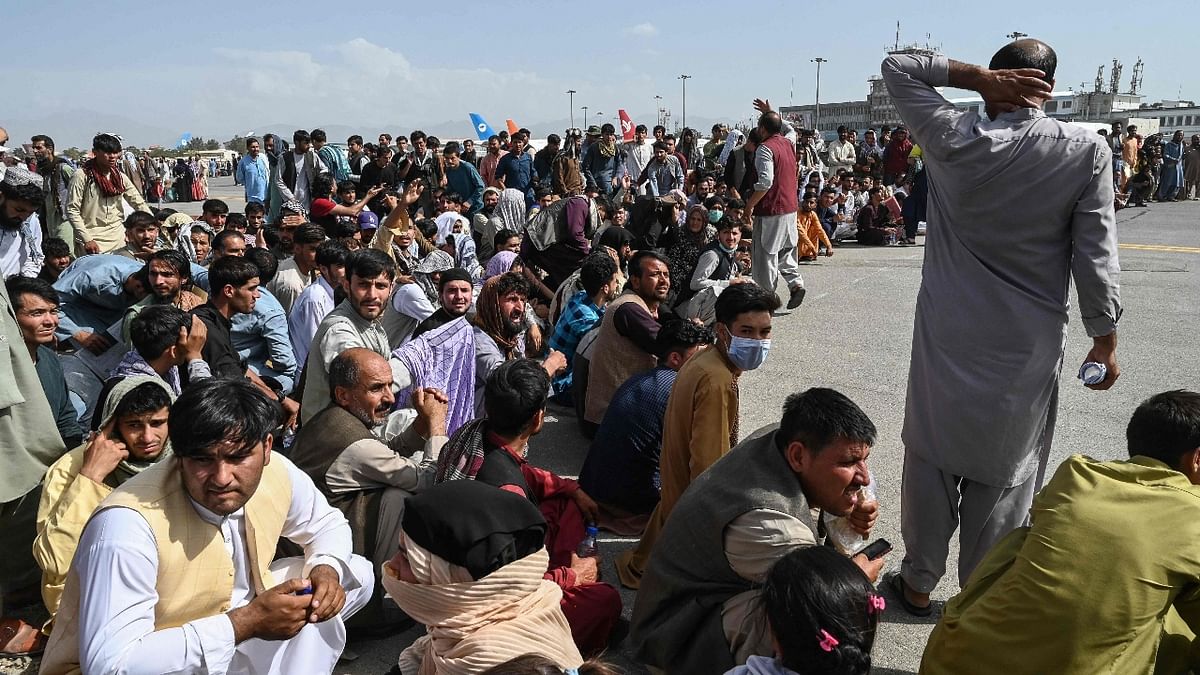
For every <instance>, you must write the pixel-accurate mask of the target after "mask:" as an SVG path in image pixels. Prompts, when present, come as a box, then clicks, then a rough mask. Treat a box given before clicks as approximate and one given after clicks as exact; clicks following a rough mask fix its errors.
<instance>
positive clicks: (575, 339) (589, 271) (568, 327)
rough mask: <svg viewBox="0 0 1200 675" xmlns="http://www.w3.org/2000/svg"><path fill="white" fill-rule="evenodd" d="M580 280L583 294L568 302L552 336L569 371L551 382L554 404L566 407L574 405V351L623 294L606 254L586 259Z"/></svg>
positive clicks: (580, 272)
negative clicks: (572, 394) (557, 403)
mask: <svg viewBox="0 0 1200 675" xmlns="http://www.w3.org/2000/svg"><path fill="white" fill-rule="evenodd" d="M579 280H580V282H581V283H582V284H583V290H582V291H579V292H577V293H576V294H575V295H573V296H571V299H570V300H568V301H567V306H566V308H565V309H564V310H563V313H562V316H560V317H559V319H558V323H556V324H554V332H553V333H552V334H551V335H550V349H553V350H555V351H557V352H561V353H562V355H563V356H564V357H565V358H566V361H567V367H566V369H565V370H563V372H561V373H559V374H557V375H554V377H553V379H552V380H551V382H552V384H553V385H554V395H555V397H556V398H555V401H556V402H559V403H562V404H563V405H566V406H571V405H574V402H573V400H572V399H571V389H572V383H573V379H572V376H573V372H572V370H571V366H572V364H573V363H574V361H575V348H576V347H578V346H579V340H580V339H581V338H583V336H584V334H585V333H587V332H588V331H590V330H592V329H593V328H595V327H596V326H599V325H600V320H601V319H602V318H603V317H604V308H605V307H607V306H608V303H609V302H610V301H611V300H612V299H613V298H615V297H617V294H618V293H620V291H621V289H620V283H621V282H620V270H618V269H617V262H616V261H615V260H613V259H612V257H611V256H609V255H608V254H607V253H605V252H604V251H596V252H594V253H591V254H589V255H588V257H586V258H584V260H583V266H582V267H581V268H580V269H579Z"/></svg>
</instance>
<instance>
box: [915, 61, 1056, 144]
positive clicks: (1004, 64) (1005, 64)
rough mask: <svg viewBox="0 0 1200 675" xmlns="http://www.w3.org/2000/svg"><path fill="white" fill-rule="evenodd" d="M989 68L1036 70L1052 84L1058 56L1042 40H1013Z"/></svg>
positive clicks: (1043, 78)
mask: <svg viewBox="0 0 1200 675" xmlns="http://www.w3.org/2000/svg"><path fill="white" fill-rule="evenodd" d="M988 68H989V69H991V70H1012V69H1016V68H1036V69H1038V70H1040V71H1042V72H1043V73H1045V75H1044V76H1043V77H1042V78H1041V79H1042V80H1044V81H1046V82H1051V81H1053V80H1054V71H1055V70H1057V69H1058V55H1057V54H1055V53H1054V50H1053V49H1051V48H1050V45H1048V44H1046V43H1045V42H1042V41H1040V40H1013V41H1012V42H1010V43H1008V44H1006V45H1004V46H1003V47H1001V48H1000V49H999V50H998V51H997V52H996V53H995V55H993V56H992V60H991V62H990V63H988ZM898 129H899V128H898Z"/></svg>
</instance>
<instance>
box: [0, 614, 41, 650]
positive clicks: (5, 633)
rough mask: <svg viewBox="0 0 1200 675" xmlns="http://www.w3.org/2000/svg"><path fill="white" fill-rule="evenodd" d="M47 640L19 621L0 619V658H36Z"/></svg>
mask: <svg viewBox="0 0 1200 675" xmlns="http://www.w3.org/2000/svg"><path fill="white" fill-rule="evenodd" d="M49 639H50V638H48V637H46V634H45V633H43V632H42V631H40V630H38V629H37V628H34V627H33V626H31V625H29V624H27V623H25V622H24V621H22V620H20V619H0V656H37V655H38V654H41V653H42V652H44V651H46V642H47V641H48V640H49Z"/></svg>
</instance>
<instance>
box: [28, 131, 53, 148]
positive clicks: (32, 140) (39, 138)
mask: <svg viewBox="0 0 1200 675" xmlns="http://www.w3.org/2000/svg"><path fill="white" fill-rule="evenodd" d="M38 141H41V142H42V143H44V144H45V145H46V147H47V148H50V151H51V152H54V139H53V138H50V137H49V136H47V135H46V134H34V135H33V137H32V138H30V139H29V142H30V143H34V144H36V143H37V142H38Z"/></svg>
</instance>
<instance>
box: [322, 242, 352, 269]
mask: <svg viewBox="0 0 1200 675" xmlns="http://www.w3.org/2000/svg"><path fill="white" fill-rule="evenodd" d="M349 257H350V249H348V248H346V245H345V244H343V243H342V242H340V241H336V240H333V239H330V240H329V241H323V242H321V245H320V246H317V264H318V265H320V266H322V267H331V266H333V265H343V266H344V265H345V264H346V258H349Z"/></svg>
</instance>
